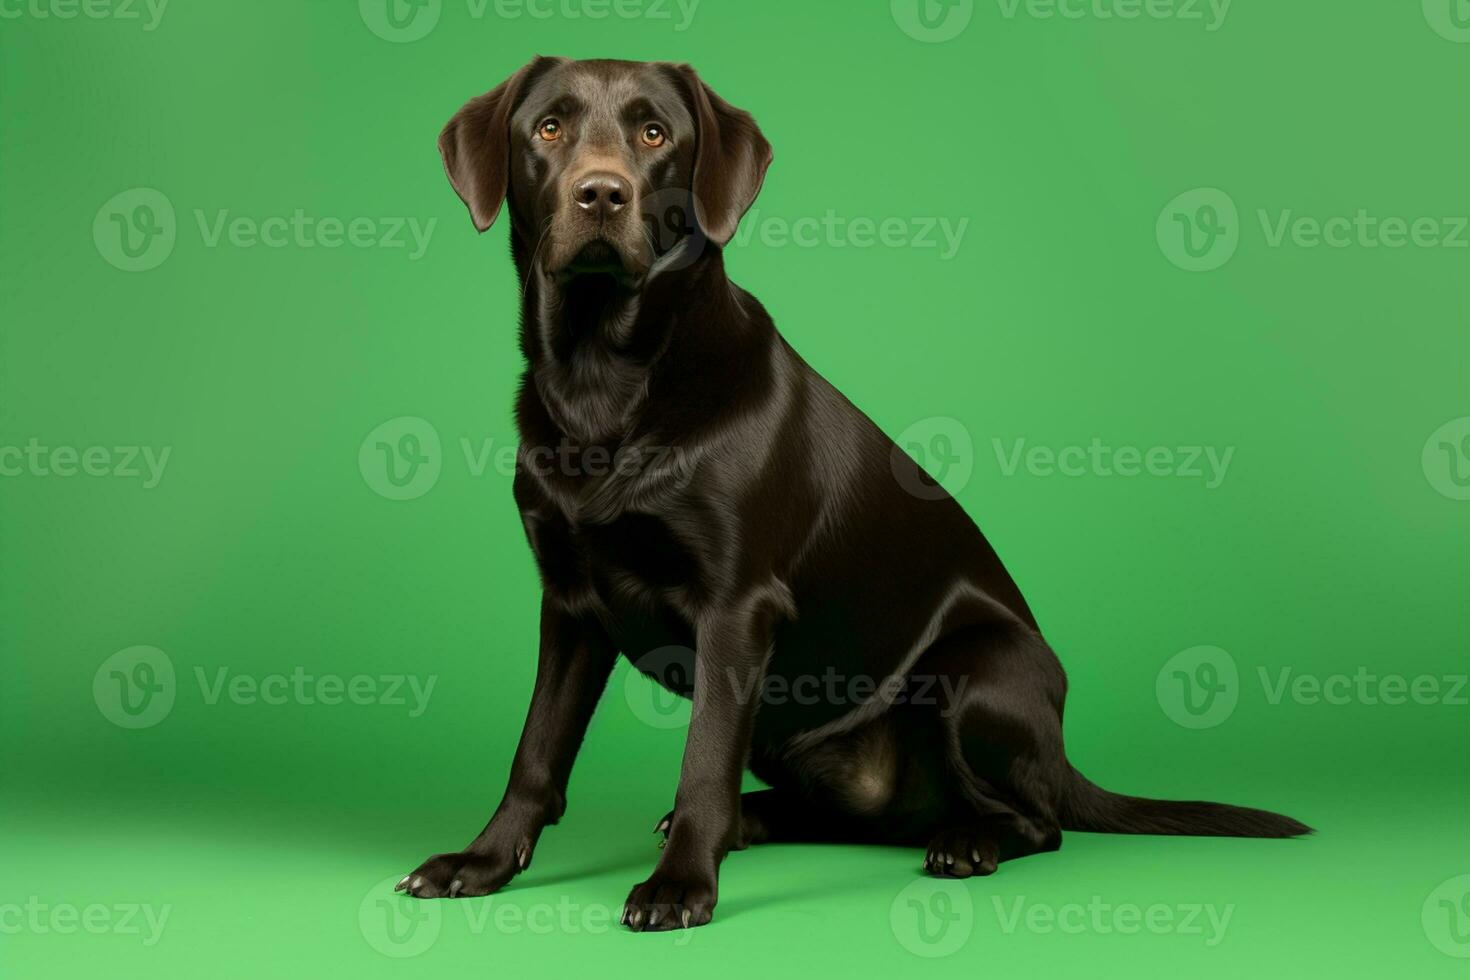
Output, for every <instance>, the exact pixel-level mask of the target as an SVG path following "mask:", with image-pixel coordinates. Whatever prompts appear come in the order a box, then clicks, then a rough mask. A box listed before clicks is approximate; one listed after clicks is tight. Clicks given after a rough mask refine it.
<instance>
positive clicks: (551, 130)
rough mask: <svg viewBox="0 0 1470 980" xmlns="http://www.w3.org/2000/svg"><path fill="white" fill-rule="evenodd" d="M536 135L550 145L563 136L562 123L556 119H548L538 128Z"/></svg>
mask: <svg viewBox="0 0 1470 980" xmlns="http://www.w3.org/2000/svg"><path fill="white" fill-rule="evenodd" d="M536 135H537V136H539V137H541V138H542V139H544V140H545V141H546V142H548V143H550V142H552V141H553V140H555V139H557V138H558V137H560V136H561V123H559V122H557V121H556V120H555V119H547V120H545V121H544V122H542V123H541V125H540V126H538V127H536Z"/></svg>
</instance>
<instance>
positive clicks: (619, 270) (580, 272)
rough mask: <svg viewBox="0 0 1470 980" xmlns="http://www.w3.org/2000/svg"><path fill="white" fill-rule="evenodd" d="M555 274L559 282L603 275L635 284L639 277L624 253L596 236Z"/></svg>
mask: <svg viewBox="0 0 1470 980" xmlns="http://www.w3.org/2000/svg"><path fill="white" fill-rule="evenodd" d="M554 275H555V277H556V280H557V282H559V283H568V282H571V281H572V280H574V279H582V278H587V277H603V278H607V279H612V280H614V281H616V282H617V283H618V284H619V285H622V286H632V285H634V284H635V281H636V278H637V277H636V276H635V275H634V273H633V271H632V270H630V269H629V268H628V262H627V260H626V259H625V258H624V256H623V253H622V252H621V251H619V249H618V248H617V246H616V245H614V244H613V243H612V242H610V241H608V240H607V239H605V238H594V239H592V240H591V241H589V242H588V243H587V244H586V245H583V246H582V247H581V248H580V249H579V250H578V251H577V253H576V254H575V255H573V256H572V257H571V259H569V260H568V261H567V263H566V264H565V265H564V266H562V267H561V268H560V269H558V270H556V272H555V273H554Z"/></svg>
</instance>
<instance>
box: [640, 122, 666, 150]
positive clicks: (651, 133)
mask: <svg viewBox="0 0 1470 980" xmlns="http://www.w3.org/2000/svg"><path fill="white" fill-rule="evenodd" d="M643 143H644V145H646V146H663V145H664V128H663V127H662V126H660V125H659V124H658V123H649V124H648V125H647V126H644V127H643Z"/></svg>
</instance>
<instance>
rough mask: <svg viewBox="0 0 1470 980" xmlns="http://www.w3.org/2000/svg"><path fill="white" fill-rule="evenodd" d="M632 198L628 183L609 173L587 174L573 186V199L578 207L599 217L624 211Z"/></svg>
mask: <svg viewBox="0 0 1470 980" xmlns="http://www.w3.org/2000/svg"><path fill="white" fill-rule="evenodd" d="M630 197H632V192H631V191H629V189H628V182H627V181H626V180H624V179H623V178H621V177H619V176H618V175H617V174H614V173H608V172H607V171H598V172H596V173H590V174H587V175H586V176H585V177H583V178H582V179H581V180H579V181H577V182H576V183H575V184H573V185H572V199H573V200H575V201H576V202H577V207H579V208H581V209H582V210H584V211H591V212H592V213H593V214H596V215H599V216H602V215H609V214H614V213H616V212H618V211H620V210H622V208H623V205H625V204H627V203H628V200H629V198H630Z"/></svg>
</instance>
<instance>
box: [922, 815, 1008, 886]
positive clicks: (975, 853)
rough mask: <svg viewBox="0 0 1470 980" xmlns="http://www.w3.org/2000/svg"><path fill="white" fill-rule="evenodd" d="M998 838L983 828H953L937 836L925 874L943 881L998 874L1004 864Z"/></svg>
mask: <svg viewBox="0 0 1470 980" xmlns="http://www.w3.org/2000/svg"><path fill="white" fill-rule="evenodd" d="M999 855H1000V847H999V845H998V844H997V843H996V841H995V837H994V836H993V835H992V834H991V833H990V832H989V831H987V830H985V829H984V828H981V827H950V828H949V829H947V830H941V831H940V832H939V833H937V834H935V835H934V836H933V838H931V839H930V841H929V849H928V851H927V852H926V853H925V855H924V870H925V871H927V872H928V873H929V874H931V875H935V876H936V877H940V878H968V877H970V876H971V875H989V874H994V873H995V866H996V864H998V863H999V861H1000V856H999Z"/></svg>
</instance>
